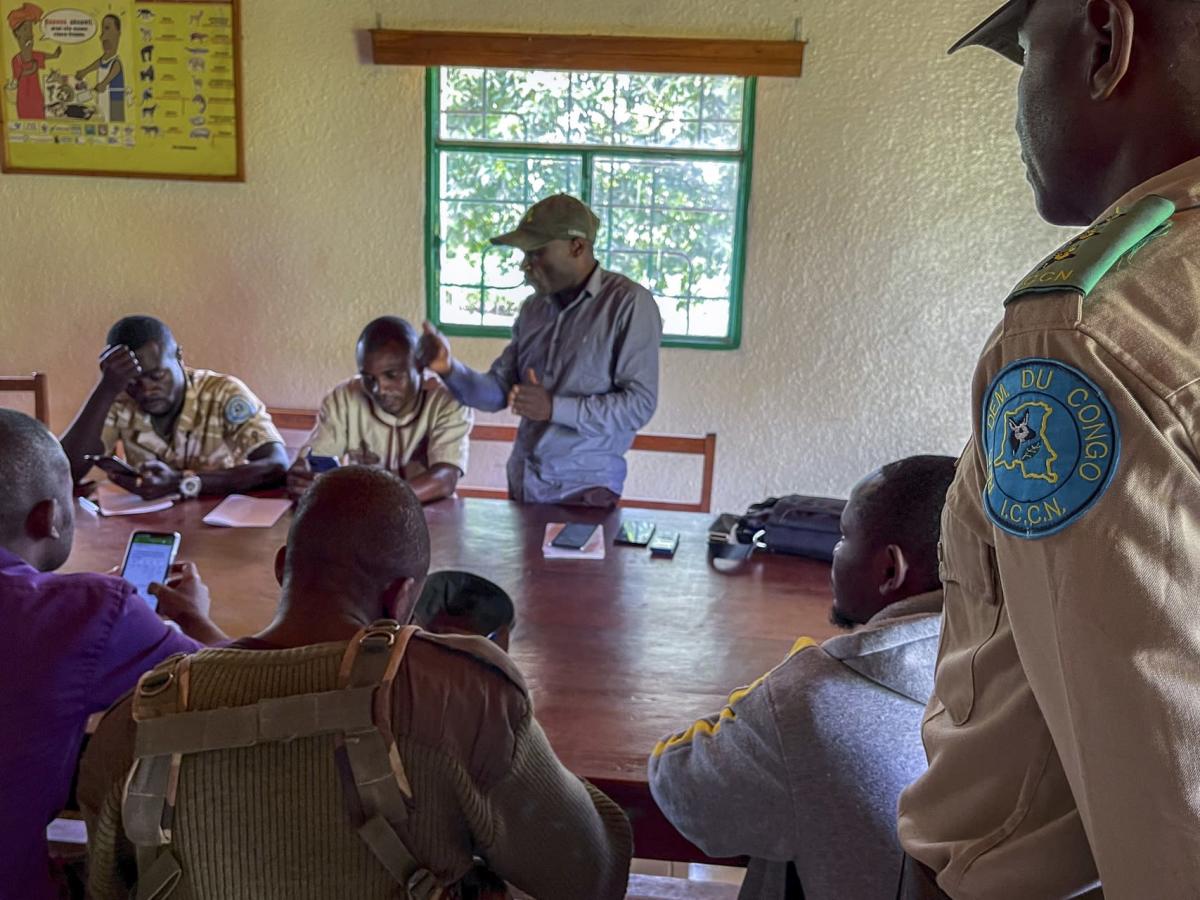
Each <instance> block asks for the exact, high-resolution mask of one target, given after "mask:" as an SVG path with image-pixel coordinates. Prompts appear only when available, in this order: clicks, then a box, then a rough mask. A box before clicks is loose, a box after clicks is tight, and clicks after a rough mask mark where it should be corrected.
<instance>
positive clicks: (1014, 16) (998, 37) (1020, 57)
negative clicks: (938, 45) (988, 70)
mask: <svg viewBox="0 0 1200 900" xmlns="http://www.w3.org/2000/svg"><path fill="white" fill-rule="evenodd" d="M1027 12H1029V0H1008V2H1007V3H1005V4H1004V5H1003V6H1002V7H1000V8H999V9H998V10H996V11H995V12H994V13H992V14H991V15H990V16H988V17H987V18H986V19H984V20H983V21H982V22H980V23H979V24H978V25H976V26H975V27H974V28H972V29H971V30H970V31H968V32H967V33H966V35H964V36H963V37H962V38H961V39H960V40H958V41H956V42H955V44H954V46H953V47H951V48H950V49H949V50H947V51H946V52H947V53H954V52H955V51H957V50H961V49H962V48H963V47H987V48H988V49H989V50H995V51H996V52H997V53H999V54H1000V55H1001V56H1003V57H1004V58H1005V59H1010V60H1012V61H1013V62H1015V63H1016V64H1017V65H1018V66H1023V65H1025V51H1024V50H1022V49H1021V43H1020V41H1018V40H1017V32H1018V31H1019V30H1020V28H1021V23H1022V22H1024V21H1025V14H1026V13H1027Z"/></svg>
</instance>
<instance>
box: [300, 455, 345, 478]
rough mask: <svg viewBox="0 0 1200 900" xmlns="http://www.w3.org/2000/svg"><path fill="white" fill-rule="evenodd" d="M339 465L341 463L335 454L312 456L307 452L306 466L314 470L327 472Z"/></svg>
mask: <svg viewBox="0 0 1200 900" xmlns="http://www.w3.org/2000/svg"><path fill="white" fill-rule="evenodd" d="M340 465H341V463H340V462H339V461H338V458H337V457H336V456H313V454H311V453H310V454H308V467H309V468H310V469H311V470H312V471H314V472H317V473H321V472H329V471H331V470H333V469H336V468H337V467H338V466H340Z"/></svg>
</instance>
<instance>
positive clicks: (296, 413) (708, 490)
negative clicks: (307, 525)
mask: <svg viewBox="0 0 1200 900" xmlns="http://www.w3.org/2000/svg"><path fill="white" fill-rule="evenodd" d="M267 412H269V413H270V414H271V418H272V419H274V420H275V427H276V428H278V429H279V431H280V434H282V435H283V440H284V444H285V446H286V447H287V449H288V452H289V455H293V456H294V454H295V453H296V452H298V451H299V449H300V448H301V447H302V446H303V445H304V440H305V438H307V437H308V435H309V433H310V432H311V431H312V430H313V428H314V427H316V424H317V411H316V410H314V409H289V408H287V407H276V406H268V407H267ZM516 438H517V428H516V426H515V425H497V424H495V423H491V422H477V423H476V424H475V425H474V427H472V428H471V441H472V442H473V443H497V444H511V443H512V442H513V441H515V440H516ZM633 450H635V451H641V452H645V453H669V454H678V455H683V456H698V457H701V461H702V465H703V467H702V469H701V476H700V497H699V499H697V500H695V501H691V502H689V501H674V500H651V499H644V500H639V499H637V498H624V499H622V500H621V505H622V506H628V507H633V508H635V509H669V510H681V511H683V512H710V511H711V510H712V489H713V467H714V466H715V465H716V460H717V436H716V435H715V434H711V433H710V434H706V435H703V436H701V437H691V436H687V435H676V434H639V435H636V436H635V437H634V439H633ZM458 495H459V496H460V497H488V498H492V499H495V500H507V499H508V491H507V490H504V489H503V488H491V487H468V486H464V485H460V486H459V487H458Z"/></svg>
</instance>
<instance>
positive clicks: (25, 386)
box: [0, 372, 50, 428]
mask: <svg viewBox="0 0 1200 900" xmlns="http://www.w3.org/2000/svg"><path fill="white" fill-rule="evenodd" d="M8 391H12V392H17V393H22V394H33V417H34V418H35V419H37V420H38V421H39V422H41V423H42V424H43V425H45V426H46V427H47V428H49V427H50V387H49V383H48V379H47V378H46V373H45V372H34V373H33V374H32V375H0V393H3V392H8Z"/></svg>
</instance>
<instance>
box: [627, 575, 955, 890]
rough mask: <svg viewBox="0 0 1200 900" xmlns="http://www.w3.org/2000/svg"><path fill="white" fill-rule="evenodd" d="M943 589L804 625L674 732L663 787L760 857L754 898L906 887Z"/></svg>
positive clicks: (693, 818) (673, 807)
mask: <svg viewBox="0 0 1200 900" xmlns="http://www.w3.org/2000/svg"><path fill="white" fill-rule="evenodd" d="M941 607H942V592H941V591H940V590H939V591H936V592H933V593H929V594H922V595H920V596H917V597H911V598H909V599H908V600H904V601H901V602H900V603H895V604H893V605H892V606H889V607H888V608H887V609H884V610H883V611H881V612H879V613H878V614H876V615H875V616H874V617H873V618H872V619H871V621H870V622H868V623H867V624H866V625H865V626H863V627H862V628H861V629H859V630H858V631H855V632H853V633H851V634H846V635H840V636H838V637H835V638H830V639H829V640H828V641H826V642H825V643H823V644H821V645H820V646H817V645H816V644H815V643H814V642H813V641H811V640H809V639H807V638H802V639H801V640H800V641H797V642H796V646H795V647H794V648H793V649H792V652H791V654H789V655H788V657H787V659H785V660H784V661H783V662H782V663H780V664H779V665H778V666H776V667H775V668H774V669H772V670H771V671H770V672H769V673H768V674H767V675H765V676H763V677H762V678H760V679H759V680H758V681H756V682H755V683H754V684H753V685H751V686H750V687H749V688H744V689H742V690H739V691H737V692H735V693H734V695H733V696H732V697H731V698H730V702H729V705H728V706H726V707H725V709H723V710H722V711H721V712H720V713H718V714H717V715H714V716H711V717H709V718H707V719H701V720H700V721H699V722H697V723H696V724H694V725H693V726H692V727H691V728H689V729H688V730H687V731H685V732H683V733H681V734H678V735H675V736H673V737H670V738H667V739H665V740H664V741H661V742H660V743H659V745H658V746H657V747H655V749H654V754H653V755H652V756H651V758H650V790H651V793H653V795H654V799H655V801H656V802H657V803H658V805H659V807H660V808H661V809H662V811H663V812H664V813H665V814H666V816H667V818H668V819H670V820H671V822H672V824H674V825H675V827H676V828H678V829H679V831H680V832H681V833H682V834H683V835H684V836H685V837H687V838H688V839H689V840H691V841H692V842H693V843H695V844H696V846H698V847H700V849H702V850H703V851H704V852H705V853H708V854H710V855H712V856H717V857H724V856H740V855H746V856H749V857H751V860H750V865H749V867H748V870H747V873H746V880H745V881H744V882H743V884H742V891H741V894H740V895H739V897H740V898H741V900H751V898H753V900H782V898H783V897H785V896H786V894H785V891H786V887H785V885H786V877H787V864H788V863H789V862H790V863H792V864H794V865H795V867H796V873H797V875H798V876H799V880H800V885H801V887H802V888H803V890H804V896H805V898H806V900H845V898H851V897H852V898H854V900H893V898H895V896H896V886H897V884H898V883H899V879H900V864H901V859H902V854H901V850H900V844H899V841H898V840H897V838H896V805H897V800H898V798H899V796H900V791H901V790H903V789H904V788H905V787H906V786H907V785H908V784H909V782H911V781H913V780H914V779H915V778H916V777H917V776H918V775H920V774H921V772H923V771H924V770H925V752H924V749H923V748H922V746H921V731H920V729H921V716H922V714H923V713H924V710H925V703H926V701H927V700H928V699H929V695H930V693H931V692H932V690H933V670H934V664H935V661H936V657H937V644H938V634H939V631H940V625H941V615H939V613H940V611H941Z"/></svg>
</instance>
